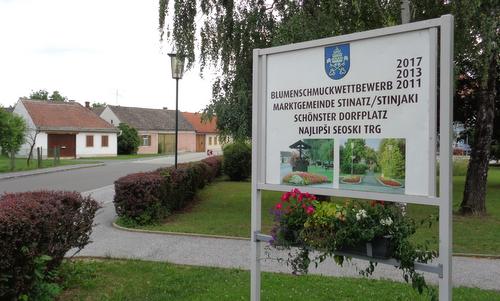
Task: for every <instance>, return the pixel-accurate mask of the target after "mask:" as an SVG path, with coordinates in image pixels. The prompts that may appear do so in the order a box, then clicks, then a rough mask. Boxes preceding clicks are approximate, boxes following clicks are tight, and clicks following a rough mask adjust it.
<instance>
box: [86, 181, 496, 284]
mask: <svg viewBox="0 0 500 301" xmlns="http://www.w3.org/2000/svg"><path fill="white" fill-rule="evenodd" d="M84 194H91V195H92V196H93V197H94V198H95V199H96V200H99V201H100V202H102V204H103V206H104V207H103V209H101V210H100V211H99V212H98V214H97V216H96V222H97V223H98V225H97V226H96V227H95V228H94V232H93V234H92V240H93V242H92V243H91V244H89V245H88V246H87V247H86V248H85V249H84V250H82V252H81V253H80V254H79V255H78V256H103V257H115V258H131V259H143V260H153V261H168V262H171V263H176V264H186V265H197V266H213V267H226V268H241V269H249V267H250V241H248V240H236V239H219V238H206V237H192V236H181V235H165V234H149V233H137V232H128V231H123V230H118V229H116V228H114V227H113V226H112V222H113V220H114V219H115V218H116V214H115V211H114V206H113V203H112V200H113V196H114V188H113V186H112V185H110V186H106V187H103V188H100V189H95V190H92V191H87V192H84ZM264 248H265V244H264V243H263V251H262V254H263V256H264V257H267V256H266V255H265V254H266V250H264ZM285 255H286V254H283V253H279V252H276V251H272V252H271V254H270V255H269V257H271V258H277V257H285ZM365 265H366V262H365V261H361V260H353V261H352V264H346V265H344V267H338V266H337V265H335V264H334V263H332V262H330V261H329V262H325V263H323V264H322V265H320V266H319V268H318V269H314V268H312V269H311V271H310V273H312V274H322V275H331V276H349V277H360V276H359V274H358V272H357V271H356V266H359V267H361V268H362V267H364V266H365ZM262 270H263V271H272V272H284V273H290V269H289V268H288V267H287V266H286V265H283V264H282V263H278V262H277V261H276V260H270V259H267V258H263V262H262ZM372 277H373V278H377V279H393V280H396V281H402V277H401V273H400V271H399V270H398V269H395V268H393V267H391V266H387V265H379V266H377V267H376V269H375V273H374V275H373V276H372ZM426 279H427V281H428V282H431V283H437V279H438V278H437V276H436V275H434V274H426ZM453 284H454V286H467V287H478V288H482V289H490V290H498V291H500V260H493V259H479V258H468V257H453Z"/></svg>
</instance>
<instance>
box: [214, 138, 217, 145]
mask: <svg viewBox="0 0 500 301" xmlns="http://www.w3.org/2000/svg"><path fill="white" fill-rule="evenodd" d="M214 145H217V137H214Z"/></svg>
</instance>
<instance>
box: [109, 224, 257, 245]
mask: <svg viewBox="0 0 500 301" xmlns="http://www.w3.org/2000/svg"><path fill="white" fill-rule="evenodd" d="M112 225H113V227H114V228H116V229H118V230H122V231H127V232H139V233H149V234H163V235H177V236H190V237H203V238H218V239H232V240H248V241H250V238H247V237H238V236H225V235H212V234H198V233H186V232H168V231H155V230H144V229H132V228H126V227H122V226H120V225H117V224H116V223H115V222H113V223H112Z"/></svg>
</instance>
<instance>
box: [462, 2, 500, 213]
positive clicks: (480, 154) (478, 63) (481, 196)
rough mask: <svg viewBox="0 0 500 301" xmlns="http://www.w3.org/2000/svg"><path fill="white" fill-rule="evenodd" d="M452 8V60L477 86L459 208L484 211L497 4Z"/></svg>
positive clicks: (494, 95) (491, 125) (495, 90)
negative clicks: (454, 22)
mask: <svg viewBox="0 0 500 301" xmlns="http://www.w3.org/2000/svg"><path fill="white" fill-rule="evenodd" d="M454 12H455V15H456V17H457V20H458V21H459V26H457V27H456V30H457V32H456V35H455V37H456V44H458V45H457V46H459V47H460V48H459V49H457V52H458V53H456V61H457V63H458V64H457V65H458V66H457V67H458V68H459V73H460V74H461V75H463V76H466V77H469V79H470V81H471V82H472V83H473V84H474V85H475V86H476V87H477V88H476V89H475V91H474V92H475V93H474V94H475V95H474V100H475V102H476V103H477V110H476V111H475V122H474V145H473V147H472V152H471V156H470V161H469V167H468V170H467V176H466V180H465V189H464V196H463V200H462V203H461V204H460V212H461V213H462V214H478V215H483V214H486V183H487V177H488V167H489V159H490V147H491V143H492V138H493V135H494V134H493V129H494V125H495V121H494V120H495V114H497V116H498V111H497V108H495V103H499V100H498V98H497V93H498V89H499V85H498V82H499V81H500V76H499V72H498V71H499V70H498V69H499V67H498V60H499V50H498V47H499V45H498V41H499V34H500V30H499V26H500V24H499V22H500V17H499V15H500V6H499V5H498V2H497V1H493V0H482V1H480V0H457V1H455V2H454Z"/></svg>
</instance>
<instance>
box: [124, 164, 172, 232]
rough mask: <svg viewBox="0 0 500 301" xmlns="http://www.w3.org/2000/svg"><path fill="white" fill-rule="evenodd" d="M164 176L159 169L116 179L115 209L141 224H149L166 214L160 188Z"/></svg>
mask: <svg viewBox="0 0 500 301" xmlns="http://www.w3.org/2000/svg"><path fill="white" fill-rule="evenodd" d="M162 180H163V178H162V176H161V175H160V173H159V172H158V171H155V172H141V173H134V174H129V175H126V176H124V177H121V178H119V179H118V180H116V181H115V198H114V204H115V210H116V214H117V215H118V216H126V217H128V218H130V219H132V220H134V221H135V222H137V223H139V224H148V223H151V222H153V221H156V220H158V219H160V218H162V217H163V216H164V215H165V212H164V210H162V206H161V199H160V188H161V185H162Z"/></svg>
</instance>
